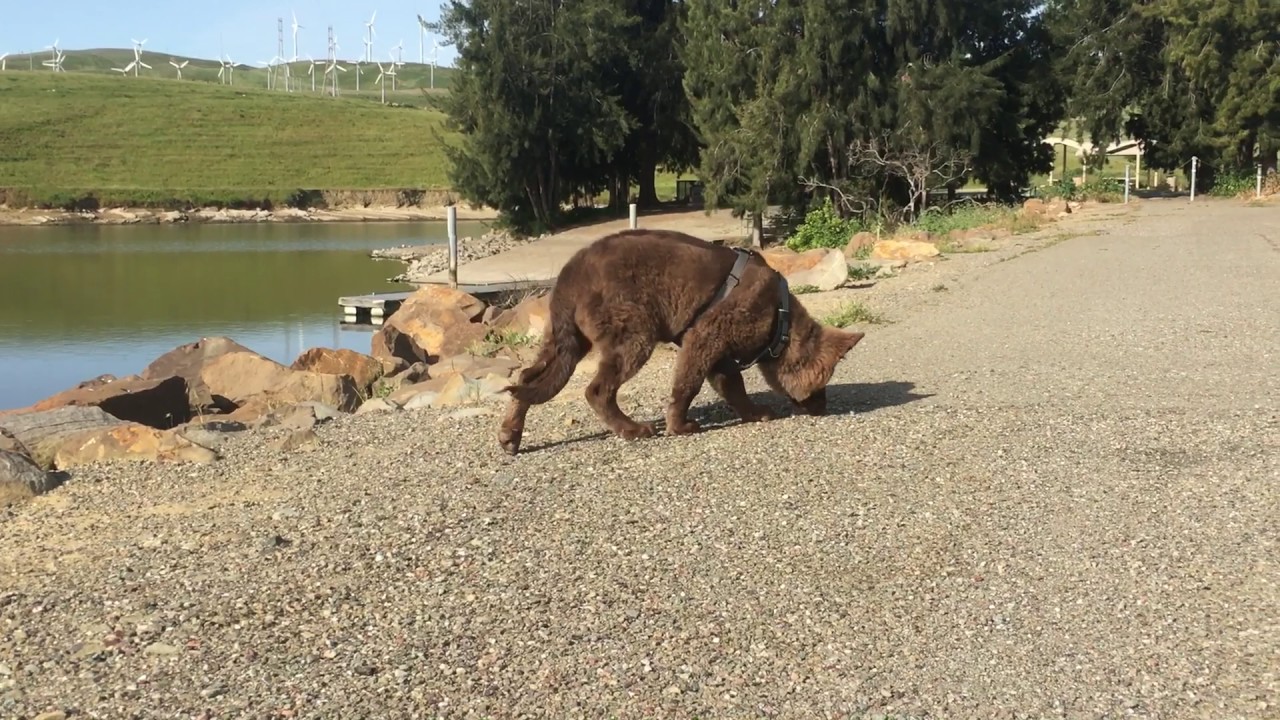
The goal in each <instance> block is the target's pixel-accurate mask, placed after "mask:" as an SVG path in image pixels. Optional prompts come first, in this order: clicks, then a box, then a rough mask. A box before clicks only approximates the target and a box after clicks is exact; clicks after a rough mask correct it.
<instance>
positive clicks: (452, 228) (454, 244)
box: [447, 205, 458, 289]
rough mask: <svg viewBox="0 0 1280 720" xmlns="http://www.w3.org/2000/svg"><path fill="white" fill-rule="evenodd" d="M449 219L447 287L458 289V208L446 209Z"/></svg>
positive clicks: (452, 206) (451, 206)
mask: <svg viewBox="0 0 1280 720" xmlns="http://www.w3.org/2000/svg"><path fill="white" fill-rule="evenodd" d="M447 212H448V215H447V217H448V218H449V220H448V223H447V225H448V228H449V287H451V288H454V289H457V287H458V206H456V205H450V206H449V207H448V208H447Z"/></svg>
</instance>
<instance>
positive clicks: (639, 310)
mask: <svg viewBox="0 0 1280 720" xmlns="http://www.w3.org/2000/svg"><path fill="white" fill-rule="evenodd" d="M735 259H736V254H735V251H734V250H733V249H731V248H728V247H723V246H720V245H715V244H712V243H708V242H706V241H703V240H700V239H698V238H695V237H693V236H691V235H686V234H684V233H679V232H674V231H667V230H626V231H622V232H618V233H613V234H611V235H607V236H605V237H603V238H601V239H599V240H597V241H596V242H594V243H592V244H591V245H589V246H587V247H585V248H583V249H582V250H579V251H578V252H577V253H576V254H575V255H574V256H573V257H572V258H571V259H570V260H569V262H568V263H567V264H566V265H565V266H564V268H563V269H562V270H561V271H560V275H559V277H558V278H557V279H556V285H555V288H554V289H553V290H552V293H551V301H550V305H551V326H550V329H549V331H548V332H547V334H546V336H545V339H544V340H543V344H542V347H541V348H540V349H539V352H538V357H537V358H536V359H535V360H534V362H533V364H531V365H530V366H529V367H528V368H526V369H524V370H523V371H522V372H521V373H520V376H519V377H518V378H517V380H516V382H515V383H514V384H513V385H511V386H510V387H508V388H507V390H508V392H509V393H510V394H511V400H510V402H509V404H508V407H507V412H506V415H505V417H504V418H503V420H502V425H501V428H500V430H499V433H498V440H499V444H500V445H501V446H502V447H503V449H504V450H506V451H507V452H508V453H511V454H513V455H514V454H516V453H517V452H519V450H520V442H521V439H522V437H523V434H524V423H525V417H526V415H527V414H528V412H529V408H530V407H531V406H533V405H537V404H540V403H544V402H547V401H548V400H550V399H551V398H553V397H555V396H556V395H557V394H558V393H559V392H560V391H561V390H562V389H564V386H565V385H566V384H568V382H569V378H570V377H572V375H573V370H574V368H575V367H577V364H578V362H580V361H581V360H582V358H583V357H584V356H586V354H587V353H588V352H590V351H591V350H592V349H593V348H594V349H596V350H597V351H598V352H599V355H600V364H599V368H598V369H597V371H596V375H595V378H593V379H592V381H591V383H590V384H589V385H588V386H587V390H586V399H587V402H588V404H589V405H590V406H591V408H592V410H594V411H595V413H596V415H597V416H598V417H599V418H600V419H601V421H603V422H604V424H605V425H606V426H607V427H608V428H609V429H610V430H612V431H613V432H614V433H615V434H617V435H619V436H620V437H623V438H627V439H637V438H645V437H652V436H653V435H654V433H655V429H654V426H653V424H652V423H641V422H636V421H635V420H633V419H632V418H630V417H629V416H627V414H626V413H624V412H623V411H622V409H621V408H619V407H618V402H617V396H618V389H619V388H620V387H621V386H622V385H623V383H625V382H627V381H628V380H630V379H631V378H632V377H634V376H635V374H636V373H637V372H639V371H640V368H642V367H643V366H644V364H645V362H647V361H648V359H649V356H650V354H651V353H652V352H653V348H654V346H655V345H657V343H660V342H677V341H678V342H679V344H680V351H679V354H678V355H677V359H676V369H675V376H674V378H673V382H672V392H671V398H670V401H669V403H668V404H667V408H666V421H667V431H668V432H670V433H673V434H684V433H690V432H697V431H698V430H699V427H698V425H697V423H695V422H693V421H691V420H690V419H689V418H688V412H689V405H690V403H691V402H692V401H693V398H694V397H695V396H696V395H697V394H698V391H699V390H700V389H701V388H702V384H703V382H705V381H708V380H709V381H710V383H711V386H712V387H713V388H714V389H715V391H716V393H717V394H719V395H720V396H721V397H722V398H724V400H725V402H726V403H728V405H729V406H730V407H731V408H732V409H733V411H734V412H735V413H736V414H737V415H738V416H739V417H741V418H742V419H743V420H744V421H747V422H756V421H765V420H769V419H772V415H771V414H770V413H769V412H768V411H767V410H766V409H765V408H763V407H760V406H759V405H756V404H755V403H753V402H751V400H750V399H749V398H748V396H747V393H746V389H745V387H744V385H743V378H742V373H741V372H740V371H739V370H738V369H737V367H736V366H735V365H734V364H733V363H732V362H730V359H731V358H737V359H740V360H749V359H751V358H754V357H755V356H756V355H757V354H758V353H760V351H761V350H762V349H764V348H766V347H768V345H769V342H770V340H771V339H772V336H773V331H774V322H775V317H776V310H777V303H778V297H779V292H778V283H779V282H780V281H781V277H780V276H779V274H778V273H777V272H776V271H775V270H773V269H772V268H770V267H769V266H768V265H767V264H766V263H765V262H764V259H763V258H761V257H760V256H759V255H758V254H754V253H753V255H752V257H751V259H750V261H749V262H748V263H747V266H746V268H744V270H743V271H742V276H741V280H740V282H739V283H738V286H737V287H736V288H734V290H733V291H732V292H731V293H730V294H729V295H728V296H727V297H725V298H724V299H723V300H722V301H720V302H719V303H717V304H715V305H713V306H711V307H710V308H709V309H707V310H706V311H705V312H703V313H702V315H701V316H699V315H698V313H699V312H700V311H701V310H702V309H703V308H704V307H706V306H707V305H708V304H709V303H710V302H711V300H712V299H713V297H714V296H715V294H716V292H717V291H718V290H719V289H720V286H721V284H722V283H723V282H724V279H725V277H726V276H727V275H728V274H729V271H730V269H731V268H732V267H733V263H734V260H735ZM790 301H791V323H792V324H791V341H790V343H789V344H788V345H787V347H786V349H785V351H784V352H783V353H782V354H781V355H780V356H779V357H778V358H776V359H773V358H770V357H768V356H767V355H766V356H765V358H764V359H763V360H762V361H761V362H760V363H759V365H758V367H759V368H760V371H761V374H762V375H763V376H764V378H765V380H766V382H767V383H768V384H769V386H770V387H771V388H773V389H774V390H775V391H776V392H778V393H780V394H782V395H784V396H785V397H787V398H789V399H790V400H791V401H792V402H793V403H795V404H796V405H797V406H798V407H799V408H800V409H801V410H803V411H804V412H806V413H809V414H817V415H820V414H823V413H825V412H826V385H827V382H828V381H829V380H830V379H831V374H832V373H833V372H834V371H835V367H836V365H837V364H838V363H839V362H840V360H841V359H842V358H843V357H844V356H845V354H847V353H848V352H849V350H851V349H853V347H854V346H855V345H857V344H858V341H860V340H862V338H863V334H862V333H859V332H846V331H843V330H838V329H836V328H831V327H825V326H823V325H821V324H820V323H818V322H817V321H815V320H814V319H813V318H812V317H811V316H810V315H809V313H808V312H806V311H805V309H804V307H803V306H802V305H801V304H800V302H799V300H798V299H796V297H795V296H794V295H792V296H791V298H790ZM681 332H683V333H684V335H683V337H681V336H680V334H681Z"/></svg>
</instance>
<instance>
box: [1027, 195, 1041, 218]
mask: <svg viewBox="0 0 1280 720" xmlns="http://www.w3.org/2000/svg"><path fill="white" fill-rule="evenodd" d="M1022 212H1024V213H1026V214H1028V215H1043V214H1044V200H1041V199H1040V198H1027V199H1026V201H1025V202H1023V203H1022Z"/></svg>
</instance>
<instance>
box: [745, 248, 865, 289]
mask: <svg viewBox="0 0 1280 720" xmlns="http://www.w3.org/2000/svg"><path fill="white" fill-rule="evenodd" d="M761 254H762V255H763V256H764V260H765V262H766V263H768V264H769V267H771V268H773V269H774V270H777V271H778V272H780V273H782V276H783V277H785V278H786V279H787V282H788V283H790V284H791V286H792V287H801V286H806V285H807V286H812V287H816V288H818V289H819V290H834V289H836V288H838V287H840V286H841V285H842V284H844V282H845V281H846V280H848V279H849V260H848V258H846V257H845V255H844V253H843V252H841V251H839V250H835V249H833V248H812V249H810V250H805V251H804V252H800V253H798V252H795V251H794V250H791V249H790V248H787V247H783V246H778V247H771V248H768V249H767V250H765V251H764V252H763V253H761Z"/></svg>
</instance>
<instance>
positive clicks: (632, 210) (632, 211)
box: [631, 203, 640, 230]
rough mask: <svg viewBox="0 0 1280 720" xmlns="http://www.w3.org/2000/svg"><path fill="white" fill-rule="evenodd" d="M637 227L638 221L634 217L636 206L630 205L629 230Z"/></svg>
mask: <svg viewBox="0 0 1280 720" xmlns="http://www.w3.org/2000/svg"><path fill="white" fill-rule="evenodd" d="M639 226H640V223H639V219H638V218H637V217H636V204H635V203H631V229H632V230H635V229H636V228H637V227H639Z"/></svg>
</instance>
